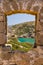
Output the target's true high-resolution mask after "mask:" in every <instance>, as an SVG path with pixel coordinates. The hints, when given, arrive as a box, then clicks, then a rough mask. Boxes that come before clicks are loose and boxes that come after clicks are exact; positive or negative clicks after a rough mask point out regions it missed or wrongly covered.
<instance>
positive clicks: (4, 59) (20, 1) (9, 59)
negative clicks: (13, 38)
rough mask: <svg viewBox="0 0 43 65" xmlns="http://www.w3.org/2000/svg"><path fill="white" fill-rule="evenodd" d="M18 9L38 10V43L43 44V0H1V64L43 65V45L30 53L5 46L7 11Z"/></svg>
mask: <svg viewBox="0 0 43 65" xmlns="http://www.w3.org/2000/svg"><path fill="white" fill-rule="evenodd" d="M17 10H24V11H25V10H29V11H33V12H37V24H36V44H37V45H43V0H0V45H1V46H0V65H43V46H41V47H37V48H36V49H32V50H30V51H29V52H28V53H20V52H18V51H15V52H14V51H11V50H10V48H7V47H5V46H4V44H5V43H6V38H7V37H6V35H7V19H6V16H5V13H6V14H8V12H10V11H17Z"/></svg>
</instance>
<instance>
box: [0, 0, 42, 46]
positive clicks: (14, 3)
mask: <svg viewBox="0 0 43 65" xmlns="http://www.w3.org/2000/svg"><path fill="white" fill-rule="evenodd" d="M17 10H24V11H25V10H29V11H33V12H37V24H36V44H37V45H43V0H0V12H3V13H6V14H8V13H9V12H11V11H17ZM4 19H5V18H4ZM5 26H6V25H5ZM6 29H7V28H6ZM5 35H6V34H5ZM0 36H1V35H0Z"/></svg>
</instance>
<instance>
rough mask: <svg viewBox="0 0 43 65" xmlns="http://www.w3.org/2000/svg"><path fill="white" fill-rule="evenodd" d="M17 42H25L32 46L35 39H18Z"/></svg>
mask: <svg viewBox="0 0 43 65" xmlns="http://www.w3.org/2000/svg"><path fill="white" fill-rule="evenodd" d="M18 41H19V42H27V43H30V44H34V43H35V39H34V38H18Z"/></svg>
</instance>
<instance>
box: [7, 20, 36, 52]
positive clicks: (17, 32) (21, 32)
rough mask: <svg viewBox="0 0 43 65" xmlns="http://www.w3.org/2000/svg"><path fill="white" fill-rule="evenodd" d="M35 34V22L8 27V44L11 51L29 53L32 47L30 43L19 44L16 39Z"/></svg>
mask: <svg viewBox="0 0 43 65" xmlns="http://www.w3.org/2000/svg"><path fill="white" fill-rule="evenodd" d="M30 33H31V34H34V33H35V22H33V21H31V22H25V23H21V24H16V25H12V26H8V33H7V36H8V37H7V38H8V44H11V45H12V49H13V50H20V51H23V52H24V51H29V50H30V49H31V48H32V47H33V45H31V44H30V43H24V42H23V43H20V42H18V40H17V37H21V36H22V37H23V36H26V37H29V35H30Z"/></svg>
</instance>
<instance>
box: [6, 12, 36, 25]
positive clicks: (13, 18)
mask: <svg viewBox="0 0 43 65" xmlns="http://www.w3.org/2000/svg"><path fill="white" fill-rule="evenodd" d="M30 21H35V15H31V14H20V13H18V14H13V15H10V16H7V24H8V25H15V24H19V23H23V22H30Z"/></svg>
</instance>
